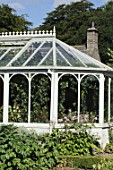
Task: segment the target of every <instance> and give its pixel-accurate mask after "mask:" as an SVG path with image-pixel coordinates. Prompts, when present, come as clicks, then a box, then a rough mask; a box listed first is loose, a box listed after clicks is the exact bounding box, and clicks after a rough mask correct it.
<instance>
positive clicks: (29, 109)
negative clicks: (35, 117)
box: [28, 75, 31, 123]
mask: <svg viewBox="0 0 113 170" xmlns="http://www.w3.org/2000/svg"><path fill="white" fill-rule="evenodd" d="M28 83H29V86H28V87H29V90H28V123H30V118H31V77H30V75H29V79H28Z"/></svg>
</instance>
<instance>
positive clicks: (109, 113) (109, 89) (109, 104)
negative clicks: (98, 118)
mask: <svg viewBox="0 0 113 170" xmlns="http://www.w3.org/2000/svg"><path fill="white" fill-rule="evenodd" d="M110 108H111V78H108V123H110V118H111V109H110Z"/></svg>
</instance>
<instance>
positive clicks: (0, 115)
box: [0, 77, 3, 122]
mask: <svg viewBox="0 0 113 170" xmlns="http://www.w3.org/2000/svg"><path fill="white" fill-rule="evenodd" d="M0 122H3V80H2V78H1V77H0Z"/></svg>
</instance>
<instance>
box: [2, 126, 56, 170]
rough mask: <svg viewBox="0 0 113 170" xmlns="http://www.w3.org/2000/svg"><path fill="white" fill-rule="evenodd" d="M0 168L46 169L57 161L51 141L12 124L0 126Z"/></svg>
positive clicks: (8, 169) (10, 169) (21, 169)
mask: <svg viewBox="0 0 113 170" xmlns="http://www.w3.org/2000/svg"><path fill="white" fill-rule="evenodd" d="M0 155H1V157H0V167H1V169H0V170H4V169H7V170H13V169H14V170H16V169H18V170H19V169H20V170H28V169H29V170H37V169H38V170H43V169H44V170H48V169H50V168H52V167H53V166H54V165H55V164H57V163H58V162H59V159H58V157H57V156H58V152H57V150H54V145H53V144H52V143H49V141H48V142H46V144H45V143H44V142H43V141H41V137H39V136H38V135H37V134H36V133H33V132H32V133H31V132H28V131H27V130H24V131H23V130H21V131H20V130H19V129H18V128H17V127H15V126H13V125H8V126H7V125H3V126H0Z"/></svg>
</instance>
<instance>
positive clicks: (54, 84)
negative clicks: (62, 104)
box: [50, 71, 58, 123]
mask: <svg viewBox="0 0 113 170" xmlns="http://www.w3.org/2000/svg"><path fill="white" fill-rule="evenodd" d="M51 76H52V77H51V107H50V121H53V122H54V123H57V119H58V73H55V72H54V71H53V72H51Z"/></svg>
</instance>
